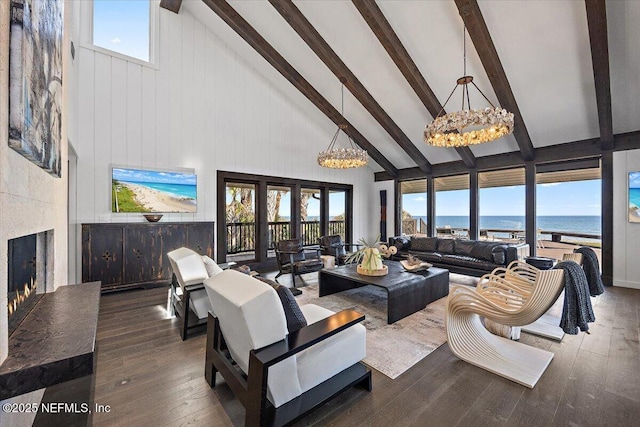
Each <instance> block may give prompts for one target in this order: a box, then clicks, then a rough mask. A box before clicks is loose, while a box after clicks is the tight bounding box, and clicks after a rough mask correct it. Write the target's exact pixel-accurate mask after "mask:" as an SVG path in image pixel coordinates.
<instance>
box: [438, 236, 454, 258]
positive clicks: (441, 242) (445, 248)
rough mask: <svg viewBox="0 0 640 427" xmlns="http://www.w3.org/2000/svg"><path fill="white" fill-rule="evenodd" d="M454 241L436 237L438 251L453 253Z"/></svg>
mask: <svg viewBox="0 0 640 427" xmlns="http://www.w3.org/2000/svg"><path fill="white" fill-rule="evenodd" d="M455 243H456V242H455V240H453V239H438V252H442V253H443V254H455V253H456V252H455Z"/></svg>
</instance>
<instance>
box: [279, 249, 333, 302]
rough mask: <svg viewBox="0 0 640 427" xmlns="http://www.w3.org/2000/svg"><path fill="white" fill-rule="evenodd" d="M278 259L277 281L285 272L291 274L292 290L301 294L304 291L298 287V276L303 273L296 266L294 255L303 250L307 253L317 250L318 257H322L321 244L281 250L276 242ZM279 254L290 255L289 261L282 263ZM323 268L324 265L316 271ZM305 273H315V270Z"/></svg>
mask: <svg viewBox="0 0 640 427" xmlns="http://www.w3.org/2000/svg"><path fill="white" fill-rule="evenodd" d="M275 250H276V261H277V263H278V270H280V271H278V274H276V277H275V280H276V282H277V281H278V277H280V276H282V275H283V274H291V280H292V281H293V289H292V290H291V292H292V293H293V294H294V295H300V294H301V293H302V292H301V291H300V290H299V289H296V276H300V275H301V273H300V271H298V269H297V267H296V261H294V258H293V257H294V255H298V254H299V253H301V252H304V253H305V254H306V253H308V252H313V251H314V252H315V253H316V258H318V259H320V246H307V247H303V248H302V250H301V251H281V250H279V249H278V246H277V244H276V249H275ZM279 254H285V255H289V262H288V263H286V264H282V263H281V261H280V255H279ZM321 269H322V267H320V268H318V269H317V270H315V271H320V270H321ZM305 273H313V271H306V272H305Z"/></svg>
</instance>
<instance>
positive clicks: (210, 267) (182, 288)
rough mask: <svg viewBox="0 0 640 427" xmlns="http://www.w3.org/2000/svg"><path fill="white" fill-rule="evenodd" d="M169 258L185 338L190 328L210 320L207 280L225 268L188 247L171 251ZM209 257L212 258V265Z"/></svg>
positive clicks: (176, 309) (172, 293) (174, 300)
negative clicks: (207, 261) (205, 286)
mask: <svg viewBox="0 0 640 427" xmlns="http://www.w3.org/2000/svg"><path fill="white" fill-rule="evenodd" d="M167 257H168V258H169V262H170V263H171V268H172V270H173V279H172V281H171V299H172V301H171V305H172V306H173V308H174V310H175V311H176V312H177V314H178V315H179V316H180V317H181V318H182V325H181V328H180V335H181V336H182V339H183V340H185V339H186V338H187V332H188V330H189V329H193V328H195V327H198V326H200V325H204V324H205V323H206V321H207V313H208V312H209V310H211V303H210V302H209V298H208V297H207V293H206V291H205V290H204V284H203V282H204V281H205V280H206V279H208V278H209V277H210V276H212V275H215V274H217V273H219V272H221V271H222V269H221V268H220V267H218V266H217V265H216V264H215V262H213V260H211V259H210V258H208V257H203V256H201V255H200V254H198V253H197V252H195V251H192V250H191V249H188V248H184V247H183V248H178V249H176V250H173V251H171V252H169V253H167ZM207 259H208V260H210V261H211V262H210V263H208V264H207V263H205V260H207ZM191 313H193V314H191ZM194 316H195V317H194Z"/></svg>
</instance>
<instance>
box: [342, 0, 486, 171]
mask: <svg viewBox="0 0 640 427" xmlns="http://www.w3.org/2000/svg"><path fill="white" fill-rule="evenodd" d="M352 2H353V4H354V5H355V7H356V9H358V12H360V15H362V17H363V18H364V20H365V21H366V23H367V25H369V28H371V31H373V33H374V34H375V36H376V37H377V38H378V41H379V42H380V44H381V45H382V46H383V47H384V49H385V50H386V51H387V53H388V54H389V56H390V57H391V59H392V60H393V62H394V63H395V64H396V66H397V67H398V69H399V70H400V72H401V73H402V75H403V76H404V78H405V79H406V80H407V83H409V85H410V86H411V88H412V89H413V91H414V92H415V93H416V95H418V98H420V101H421V102H422V104H423V105H424V106H425V108H426V109H427V111H429V114H431V117H434V118H435V117H438V115H439V114H440V113H446V112H445V111H444V110H443V108H442V105H441V104H440V101H439V100H438V97H436V95H435V94H434V93H433V91H432V90H431V87H429V84H428V83H427V81H426V80H425V78H424V77H423V75H422V73H421V72H420V70H419V69H418V66H417V65H416V63H415V62H414V61H413V59H412V58H411V55H409V52H407V49H405V47H404V45H403V44H402V42H401V41H400V38H399V37H398V35H397V34H396V32H395V31H394V30H393V27H391V24H390V23H389V21H388V20H387V18H386V17H385V16H384V14H383V13H382V11H381V10H380V8H379V7H378V5H377V4H376V3H375V2H372V1H370V0H352ZM456 151H457V152H458V154H459V155H460V158H461V159H462V161H463V162H464V164H465V165H466V166H467V167H468V168H470V169H471V168H474V167H475V166H476V158H475V156H474V155H473V152H472V151H471V149H470V148H469V147H457V148H456Z"/></svg>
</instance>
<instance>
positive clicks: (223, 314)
mask: <svg viewBox="0 0 640 427" xmlns="http://www.w3.org/2000/svg"><path fill="white" fill-rule="evenodd" d="M205 288H206V291H207V293H208V295H209V299H210V300H211V304H212V306H213V310H214V312H215V316H214V315H213V314H209V319H208V324H207V343H206V361H205V378H206V380H207V383H208V384H209V385H210V386H211V387H214V386H215V383H216V373H217V372H220V373H221V374H222V377H223V378H224V380H225V382H226V384H227V385H228V386H229V388H230V389H231V390H232V391H233V393H234V395H235V396H236V397H237V398H238V400H240V402H241V403H242V405H243V406H244V407H245V409H246V414H245V426H258V425H260V426H264V425H276V426H280V425H288V424H290V423H291V422H293V421H295V420H297V419H299V418H301V417H302V416H303V415H304V414H306V413H308V412H309V411H311V410H313V409H314V408H316V407H318V406H320V405H322V404H323V403H325V402H326V401H327V400H329V399H330V398H332V397H333V396H336V395H337V394H338V393H340V392H341V391H343V390H345V389H347V388H350V387H353V386H359V387H362V388H364V389H366V390H368V391H371V386H372V383H371V370H370V369H369V368H367V367H366V366H365V365H364V364H362V362H361V360H362V359H364V357H365V356H366V330H365V328H364V326H362V325H360V324H358V323H359V322H361V321H362V320H364V315H362V314H360V313H357V312H355V311H352V310H343V311H341V312H339V313H334V312H332V311H330V310H327V309H325V308H322V307H319V306H317V305H313V304H307V305H303V306H301V307H298V305H297V303H296V302H295V299H293V297H292V296H291V293H290V292H289V291H288V289H287V288H284V287H282V286H280V287H279V288H278V289H277V290H276V288H274V287H272V286H271V285H269V284H267V283H264V282H263V281H260V280H258V279H255V278H252V277H249V276H248V275H245V274H242V273H238V272H236V271H232V270H228V271H224V272H222V273H220V274H218V275H216V276H214V277H212V278H210V279H207V280H206V281H205ZM291 300H293V301H291ZM292 305H295V307H293V306H292ZM296 310H297V312H296ZM300 315H303V317H304V320H305V321H306V323H304V322H303V323H302V324H301V323H300V322H299V321H298V322H291V319H290V317H291V316H294V317H295V318H296V320H298V316H300ZM304 324H306V325H307V326H303V325H304Z"/></svg>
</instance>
